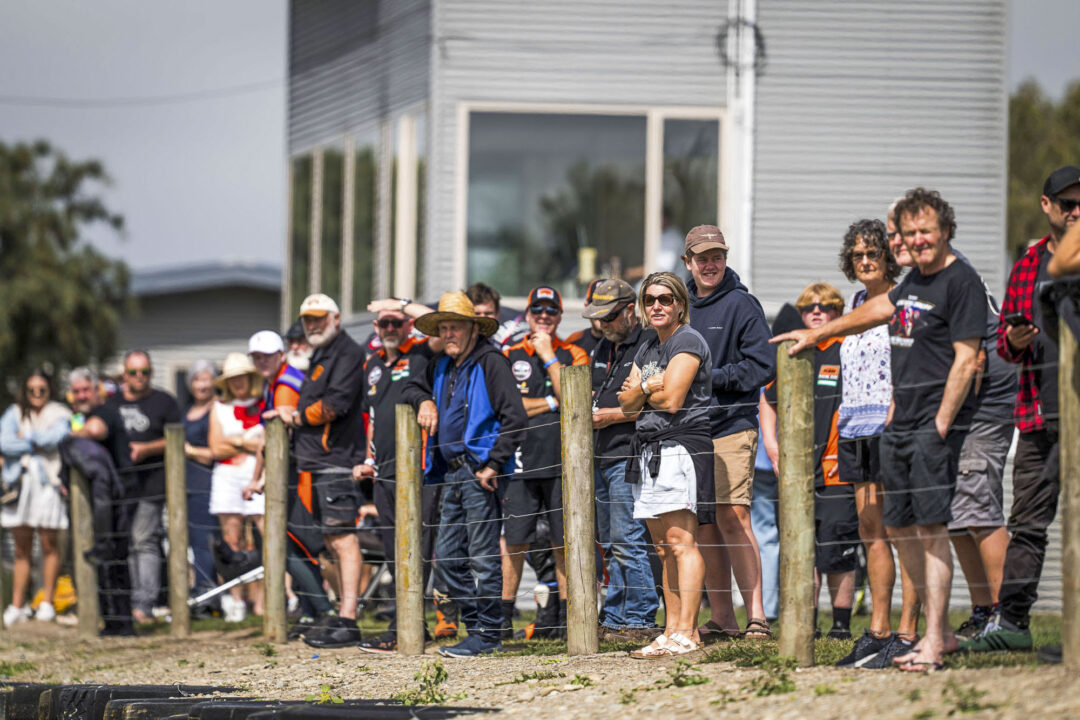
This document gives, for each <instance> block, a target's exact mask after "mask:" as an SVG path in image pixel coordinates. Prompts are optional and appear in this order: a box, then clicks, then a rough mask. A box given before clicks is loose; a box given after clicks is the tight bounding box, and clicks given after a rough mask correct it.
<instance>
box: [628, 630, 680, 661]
mask: <svg viewBox="0 0 1080 720" xmlns="http://www.w3.org/2000/svg"><path fill="white" fill-rule="evenodd" d="M630 657H632V658H634V659H635V660H653V659H656V658H665V657H671V650H669V649H668V637H667V635H663V634H661V635H657V636H656V639H655V640H653V641H652V642H651V643H649V644H648V645H646V646H645V647H643V648H638V649H637V650H631V651H630Z"/></svg>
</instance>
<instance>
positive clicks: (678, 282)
mask: <svg viewBox="0 0 1080 720" xmlns="http://www.w3.org/2000/svg"><path fill="white" fill-rule="evenodd" d="M651 285H662V286H663V287H666V288H667V289H668V290H670V291H671V294H672V295H674V296H675V301H676V302H678V303H679V305H680V306H681V309H680V310H679V318H678V322H679V325H689V324H690V292H689V291H688V290H687V289H686V283H684V282H683V281H682V278H680V277H679V276H678V275H676V274H675V273H669V272H654V273H653V274H652V275H649V277H647V278H645V280H644V282H642V283H641V295H640V296H638V305H639V306H640V308H641V316H642V317H643V318H646V319H647V318H648V317H649V309H648V308H647V307H645V293H646V292H647V291H648V289H649V287H650V286H651Z"/></svg>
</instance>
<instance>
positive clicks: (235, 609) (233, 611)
mask: <svg viewBox="0 0 1080 720" xmlns="http://www.w3.org/2000/svg"><path fill="white" fill-rule="evenodd" d="M221 613H222V615H224V616H225V622H230V623H238V622H243V621H244V618H246V617H247V603H245V602H244V601H243V600H237V599H236V598H234V597H233V596H232V595H223V596H222V598H221Z"/></svg>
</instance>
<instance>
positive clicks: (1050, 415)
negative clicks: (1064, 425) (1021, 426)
mask: <svg viewBox="0 0 1080 720" xmlns="http://www.w3.org/2000/svg"><path fill="white" fill-rule="evenodd" d="M1053 256H1054V254H1053V253H1051V252H1044V253H1043V255H1042V259H1041V260H1039V273H1038V275H1037V276H1036V280H1035V287H1037V288H1038V287H1042V284H1043V283H1045V282H1047V281H1049V280H1051V279H1052V278H1051V277H1050V272H1049V270H1048V269H1047V268H1048V266H1049V265H1050V258H1052V257H1053ZM1031 314H1032V316H1033V317H1032V318H1031V321H1032V322H1034V323H1035V327H1037V328H1039V334H1038V335H1036V336H1035V340H1034V341H1032V350H1033V351H1034V352H1033V354H1034V358H1033V360H1032V364H1031V369H1032V372H1034V373H1035V387H1037V388H1039V410H1040V412H1041V413H1042V417H1043V419H1044V420H1057V419H1058V344H1057V343H1056V342H1054V339H1053V338H1052V337H1050V333H1048V332H1046V317H1045V316H1044V315H1043V311H1042V303H1041V302H1039V299H1038V297H1036V298H1035V301H1034V302H1033V303H1031Z"/></svg>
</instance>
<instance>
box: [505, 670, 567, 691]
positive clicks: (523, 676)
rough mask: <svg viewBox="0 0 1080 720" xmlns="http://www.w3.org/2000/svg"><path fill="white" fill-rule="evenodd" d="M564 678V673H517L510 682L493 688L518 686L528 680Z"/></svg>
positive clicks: (547, 671)
mask: <svg viewBox="0 0 1080 720" xmlns="http://www.w3.org/2000/svg"><path fill="white" fill-rule="evenodd" d="M561 677H566V673H561V672H554V671H552V670H538V671H536V672H531V673H524V672H523V673H518V674H517V675H515V676H514V677H513V678H511V679H510V680H507V681H506V682H501V683H495V687H499V686H500V685H519V684H521V683H526V682H529V681H530V680H553V679H555V678H561Z"/></svg>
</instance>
